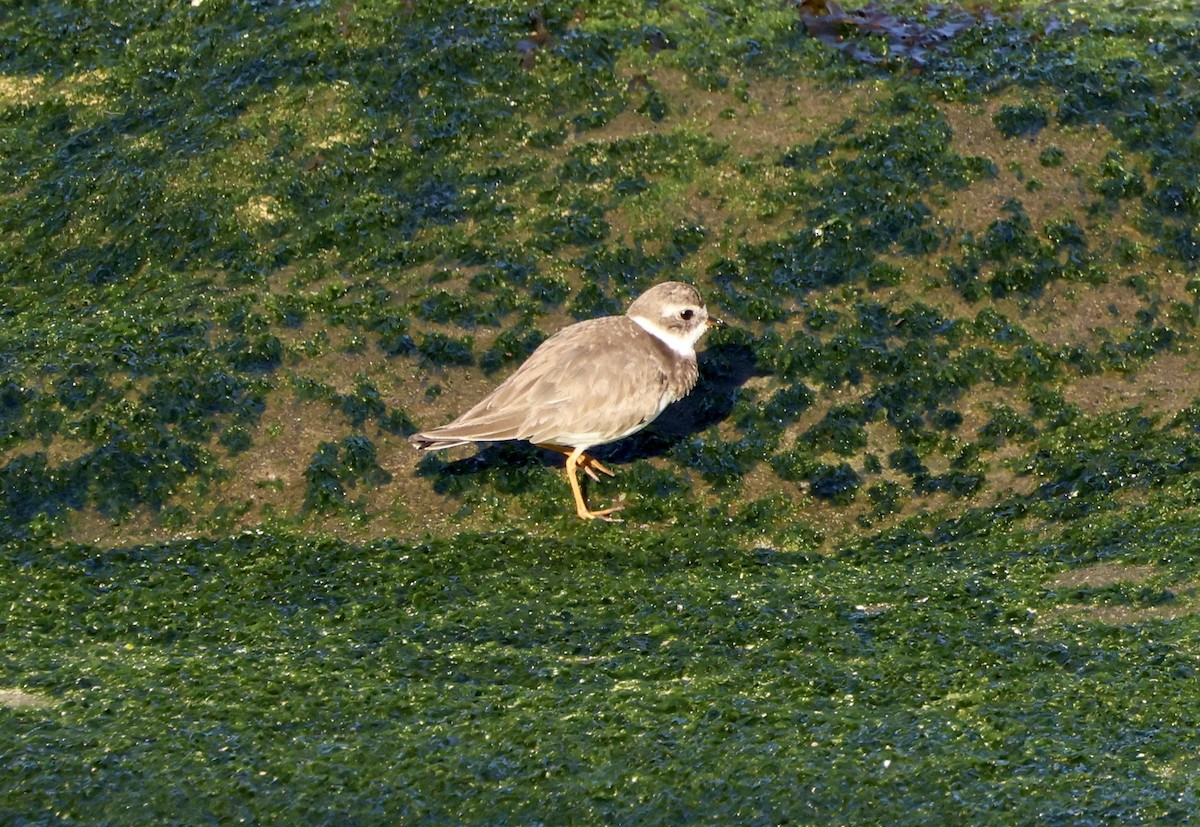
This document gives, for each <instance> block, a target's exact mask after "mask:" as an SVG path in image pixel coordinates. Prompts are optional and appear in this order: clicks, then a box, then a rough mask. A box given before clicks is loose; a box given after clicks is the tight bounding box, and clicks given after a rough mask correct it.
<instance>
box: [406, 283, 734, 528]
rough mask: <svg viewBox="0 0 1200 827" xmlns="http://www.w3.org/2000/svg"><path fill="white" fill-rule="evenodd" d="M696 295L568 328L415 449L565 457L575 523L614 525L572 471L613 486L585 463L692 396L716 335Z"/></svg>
mask: <svg viewBox="0 0 1200 827" xmlns="http://www.w3.org/2000/svg"><path fill="white" fill-rule="evenodd" d="M720 323H721V322H720V321H719V320H717V319H712V318H709V315H708V310H707V309H706V308H705V307H704V301H703V300H702V299H701V298H700V294H699V293H698V292H696V289H695V288H694V287H692V286H691V285H688V284H683V283H681V282H677V281H668V282H663V283H662V284H657V285H655V286H654V287H652V288H650V289H649V290H647V291H646V292H645V293H643V294H642V295H641V296H639V297H638V299H637V300H636V301H634V302H633V304H631V305H630V306H629V310H628V311H626V313H625V315H624V316H604V317H603V318H599V319H589V320H587V321H584V322H579V323H577V324H573V325H570V326H569V327H564V328H563V329H562V330H560V331H558V332H557V333H555V334H554V335H553V336H551V337H550V338H549V339H547V340H546V341H544V342H542V344H541V345H539V346H538V348H537V349H536V350H535V351H534V352H533V353H531V354H530V355H529V358H528V359H526V360H525V362H524V363H522V365H521V366H520V367H519V368H517V370H516V372H515V373H514V374H513V375H512V376H510V377H508V378H507V379H506V380H504V382H503V383H501V385H500V386H499V387H498V388H496V389H495V390H494V391H492V392H491V393H490V394H488V395H487V396H486V397H485V398H484V399H483V400H482V401H481V402H480V403H479V404H477V405H476V406H475V407H473V408H471V409H470V410H469V411H467V412H466V413H465V414H463V415H462V416H460V417H459V418H458V419H456V420H454V421H453V422H451V423H450V424H449V425H443V426H442V427H440V428H434V429H433V430H431V431H426V432H424V433H420V434H414V435H413V436H411V437H409V440H410V441H411V442H412V444H413V445H415V446H416V447H417V448H419V449H421V450H425V451H436V450H439V449H441V448H452V447H454V446H456V445H465V444H467V443H469V442H498V441H501V440H507V439H523V440H527V441H529V442H532V443H533V444H534V445H537V446H539V447H541V448H547V449H549V450H551V451H557V452H558V453H560V454H565V455H566V457H567V465H566V468H567V480H568V481H569V482H570V483H571V493H572V494H574V496H575V513H576V514H578V515H579V516H580V517H581V518H583V519H585V520H594V519H596V518H600V519H603V520H614V521H615V520H616V518H614V517H610V516H609V515H610V514H612V513H613V512H614V511H618V510H620V508H621V507H620V506H615V507H613V508H606V509H603V510H601V511H591V510H589V509H588V507H587V504H586V503H585V502H584V500H583V492H582V490H581V489H580V487H579V480H578V478H577V474H576V469H577V468H582V469H583V471H584V473H586V474H587V475H588V476H589V477H591V478H592V479H593V480H596V481H599V479H600V478H599V477H598V476H596V472H597V471H599V472H600V473H602V474H607V475H609V476H610V477H611V476H613V472H612V471H610V470H608V469H607V468H605V467H604V466H603V465H602V464H600V463H599V462H598V461H596V460H595V459H594V458H592V457H590V456H588V455H587V453H585V452H586V451H587V450H588V449H589V448H594V447H595V446H597V445H604V444H605V443H608V442H615V441H616V440H618V439H622V438H623V437H627V436H629V435H630V434H633V433H636V432H638V431H640V430H641V429H642V428H645V427H646V426H647V425H649V424H650V423H651V422H653V421H654V419H655V418H656V417H657V416H658V415H659V414H660V413H662V412H663V409H664V408H666V407H667V405H670V404H671V403H672V402H674V401H675V400H677V399H682V398H683V397H684V396H686V395H687V394H688V392H689V391H690V390H691V389H692V388H693V387H694V386H695V384H696V379H697V377H698V376H699V371H698V370H697V367H696V342H698V341H699V340H700V337H701V336H703V335H704V332H705V331H706V330H707V329H708V328H709V327H710V326H712V325H717V324H720Z"/></svg>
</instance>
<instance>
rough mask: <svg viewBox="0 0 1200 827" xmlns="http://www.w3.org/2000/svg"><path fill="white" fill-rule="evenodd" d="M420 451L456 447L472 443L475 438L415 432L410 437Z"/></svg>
mask: <svg viewBox="0 0 1200 827" xmlns="http://www.w3.org/2000/svg"><path fill="white" fill-rule="evenodd" d="M408 441H409V442H411V443H412V444H413V447H414V448H416V449H417V450H418V451H440V450H442V449H443V448H455V447H457V446H459V445H470V444H471V443H472V442H473V440H470V439H462V438H461V437H447V436H438V435H437V434H435V433H427V434H413V435H412V436H410V437H409V438H408Z"/></svg>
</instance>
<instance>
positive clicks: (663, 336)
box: [629, 316, 704, 359]
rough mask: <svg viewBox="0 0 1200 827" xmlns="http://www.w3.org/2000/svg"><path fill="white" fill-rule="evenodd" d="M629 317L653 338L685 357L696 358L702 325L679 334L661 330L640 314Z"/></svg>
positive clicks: (702, 332)
mask: <svg viewBox="0 0 1200 827" xmlns="http://www.w3.org/2000/svg"><path fill="white" fill-rule="evenodd" d="M629 318H630V319H632V320H633V323H634V324H636V325H637V326H638V327H640V328H641V329H642V330H644V331H646V332H647V333H649V334H650V335H651V336H653V337H654V338H655V339H658V340H659V341H660V342H662V343H663V344H664V345H666V346H667V347H669V348H670V349H671V350H672V351H674V352H675V353H678V354H679V355H680V356H682V357H684V358H685V359H694V358H696V342H697V341H699V339H700V337H701V336H703V335H704V325H702V324H699V325H696V327H694V328H693V329H691V330H689V331H688V332H687V333H686V334H684V335H682V336H679V335H677V334H675V333H671V332H670V331H668V330H663V329H662V328H661V327H659V326H658V325H657V324H655V323H654V322H653V321H651V320H650V319H646V318H643V317H641V316H630V317H629Z"/></svg>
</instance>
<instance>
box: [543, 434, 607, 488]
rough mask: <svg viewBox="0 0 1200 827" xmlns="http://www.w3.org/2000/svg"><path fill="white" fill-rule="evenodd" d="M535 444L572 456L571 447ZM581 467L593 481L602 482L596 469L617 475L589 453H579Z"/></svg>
mask: <svg viewBox="0 0 1200 827" xmlns="http://www.w3.org/2000/svg"><path fill="white" fill-rule="evenodd" d="M535 444H536V445H537V447H539V448H545V449H546V450H547V451H554V452H555V453H558V454H563V455H564V456H568V457H569V456H571V453H572V452H571V449H570V448H560V447H558V446H557V445H544V444H542V443H540V442H539V443H535ZM579 467H580V468H582V469H583V473H585V474H587V475H588V476H589V477H591V479H592V482H600V478H599V477H598V476H596V471H599V472H600V473H601V474H608V475H609V476H610V477H615V476H616V474H615V473H613V472H612V471H609V470H608V469H607V468H605V467H604V466H603V465H602V464H601V463H600V460H598V459H596V458H595V457H593V456H588V455H587V454H582V453H581V454H580V455H579Z"/></svg>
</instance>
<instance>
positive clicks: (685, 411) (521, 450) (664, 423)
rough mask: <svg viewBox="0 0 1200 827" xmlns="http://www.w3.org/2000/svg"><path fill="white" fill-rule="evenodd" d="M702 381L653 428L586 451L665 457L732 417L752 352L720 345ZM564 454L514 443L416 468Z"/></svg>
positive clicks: (456, 467) (446, 470) (431, 470)
mask: <svg viewBox="0 0 1200 827" xmlns="http://www.w3.org/2000/svg"><path fill="white" fill-rule="evenodd" d="M699 360H700V381H699V383H698V384H697V386H696V388H695V389H694V390H693V391H692V392H691V393H690V394H689V395H688V396H686V397H684V398H683V399H681V400H680V401H678V402H676V403H674V404H673V405H670V406H669V407H668V408H667V409H666V410H665V411H663V413H662V414H661V415H660V416H659V417H658V419H656V420H655V421H654V422H653V423H652V424H651V425H650V426H649V427H647V428H646V429H645V430H643V431H639V432H638V433H636V434H634V435H632V436H629V437H626V438H625V439H622V440H619V441H617V442H613V443H610V444H609V445H602V446H597V447H596V448H595V449H592V450H589V451H588V453H589V454H592V455H594V456H595V457H596V458H597V459H600V460H602V461H604V462H608V461H612V462H616V463H624V462H632V461H634V460H639V459H648V458H650V457H657V456H662V455H664V454H667V453H669V452H670V451H671V449H672V448H674V447H675V446H676V445H678V444H679V443H681V442H684V441H685V440H687V439H689V438H690V437H692V436H693V435H694V434H698V433H700V432H701V431H704V430H707V429H708V428H710V427H711V426H713V425H715V424H716V423H718V422H720V421H722V420H723V419H725V418H726V417H728V416H729V414H730V412H731V411H732V410H733V403H734V400H735V399H736V397H737V392H738V389H739V388H741V386H742V385H744V384H745V383H746V381H747V380H748V379H750V377H752V376H754V375H756V373H758V371H757V369H756V362H755V358H754V351H752V350H751V349H750V348H749V347H748V346H746V345H744V344H717V345H713V346H712V347H710V348H708V349H707V350H705V351H704V352H703V353H701V354H700V356H699ZM562 463H563V459H562V455H561V454H557V453H555V452H553V451H546V450H538V449H533V450H530V446H528V445H523V444H520V445H519V444H515V443H512V442H495V443H482V444H481V445H480V448H479V451H478V452H477V453H476V454H474V455H473V456H469V457H466V458H464V459H460V460H454V461H451V462H446V461H443V460H438V459H435V458H434V457H433V456H427V457H425V458H424V459H423V460H422V461H421V462H420V463H419V464H418V465H417V471H416V473H417V475H418V476H427V477H434V478H436V479H439V480H441V481H442V483H443V485H440V486H439V488H447V489H448V488H452V487H453V486H452V485H449V486H448V485H445V483H447V482H449V478H454V477H463V476H466V475H471V474H477V473H480V472H482V471H486V470H488V469H491V468H494V467H497V466H502V467H505V468H508V469H512V470H517V469H519V468H528V467H531V466H536V465H541V466H552V467H561V466H562Z"/></svg>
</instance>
